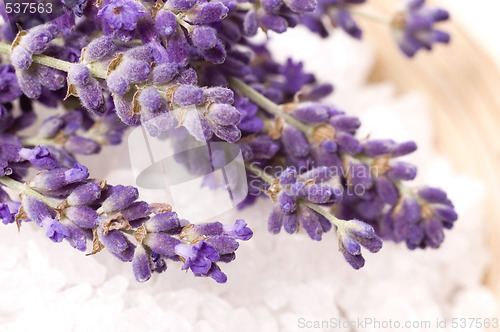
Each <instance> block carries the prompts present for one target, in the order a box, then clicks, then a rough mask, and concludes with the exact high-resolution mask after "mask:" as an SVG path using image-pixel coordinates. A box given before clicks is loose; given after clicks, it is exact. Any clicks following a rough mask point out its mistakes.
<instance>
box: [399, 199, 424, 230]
mask: <svg viewBox="0 0 500 332" xmlns="http://www.w3.org/2000/svg"><path fill="white" fill-rule="evenodd" d="M420 217H421V215H420V205H419V204H418V202H417V200H416V199H414V198H412V197H405V198H404V200H403V201H402V202H401V203H400V205H397V206H396V208H395V209H394V218H395V219H396V220H397V219H400V220H402V221H404V222H406V223H410V224H415V223H417V222H418V221H419V220H420Z"/></svg>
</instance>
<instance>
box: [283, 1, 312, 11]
mask: <svg viewBox="0 0 500 332" xmlns="http://www.w3.org/2000/svg"><path fill="white" fill-rule="evenodd" d="M285 3H286V5H287V6H288V7H290V9H291V10H293V11H294V12H297V13H306V12H313V11H314V9H316V5H317V4H318V3H317V2H316V0H285Z"/></svg>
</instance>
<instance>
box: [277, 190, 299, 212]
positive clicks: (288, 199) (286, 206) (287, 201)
mask: <svg viewBox="0 0 500 332" xmlns="http://www.w3.org/2000/svg"><path fill="white" fill-rule="evenodd" d="M278 204H279V206H280V208H281V211H283V213H286V214H289V213H292V212H295V210H296V209H297V202H296V201H295V198H293V197H292V196H290V195H288V194H287V193H286V192H284V191H282V192H280V193H279V194H278Z"/></svg>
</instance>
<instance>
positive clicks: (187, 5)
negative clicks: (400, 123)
mask: <svg viewBox="0 0 500 332" xmlns="http://www.w3.org/2000/svg"><path fill="white" fill-rule="evenodd" d="M364 3H365V0H318V1H316V0H284V1H274V0H260V1H247V2H245V1H234V0H220V1H212V2H204V1H202V2H196V1H190V0H169V1H166V2H165V3H163V2H158V3H156V4H154V3H152V2H149V1H143V2H141V1H134V0H104V1H94V0H87V1H85V0H81V1H75V2H71V3H68V2H67V1H64V0H63V1H61V6H64V7H63V8H64V10H63V11H62V12H61V16H59V17H57V18H55V19H52V20H51V17H46V16H44V15H41V14H40V13H36V14H35V15H31V16H27V17H22V20H20V21H19V22H21V23H22V24H21V25H22V27H23V28H25V29H26V30H20V31H18V32H16V33H14V31H12V30H11V26H10V25H7V24H5V25H4V26H2V31H3V34H2V36H1V37H0V39H1V41H2V42H0V53H2V54H6V55H8V57H6V58H5V59H4V60H7V58H8V60H9V61H10V64H7V63H0V184H2V186H6V187H9V188H10V189H11V190H14V191H17V192H18V193H19V194H20V195H21V200H20V201H17V200H15V199H12V198H13V197H12V198H11V197H10V196H9V194H7V192H6V191H4V190H3V189H2V188H1V187H0V220H1V221H2V223H4V224H12V223H16V224H17V226H18V227H20V226H21V225H23V224H24V223H25V222H27V221H32V222H34V223H35V224H37V225H38V226H40V227H42V228H43V229H44V231H45V234H46V235H47V237H49V238H50V239H51V240H52V241H55V242H61V241H63V240H66V241H67V242H69V243H70V245H71V246H73V247H74V248H76V249H78V250H81V251H85V250H87V241H92V248H91V250H90V251H91V252H90V254H96V253H97V252H99V251H100V250H102V249H103V248H106V249H107V250H108V251H110V252H111V253H112V254H113V255H115V256H116V257H117V258H118V259H120V260H122V261H124V262H132V268H133V271H134V275H135V277H136V279H137V280H138V281H139V282H144V281H146V280H148V279H150V277H151V275H152V273H153V272H156V273H162V272H164V271H165V270H166V268H167V265H166V260H168V259H171V260H175V261H181V262H182V264H183V265H182V267H181V268H182V269H184V270H191V271H192V272H193V274H194V275H195V276H210V277H212V278H213V279H214V280H215V281H217V282H225V281H226V279H227V277H226V275H225V274H224V273H223V272H221V270H220V267H219V264H220V263H221V262H223V263H228V262H230V261H232V260H233V259H234V258H235V251H236V249H237V248H238V246H239V242H238V240H241V241H247V240H249V239H250V238H251V237H252V234H253V233H252V231H251V230H250V228H248V227H247V224H246V222H245V221H243V220H241V219H238V220H237V221H236V222H235V223H234V224H232V225H223V224H221V223H218V222H216V223H209V224H199V223H190V222H188V221H186V220H183V219H179V217H178V216H177V214H176V213H175V212H173V211H171V208H170V207H169V205H167V204H165V203H164V204H159V205H158V204H149V203H147V202H142V201H139V200H138V197H139V192H138V189H137V188H134V187H130V186H122V185H115V186H111V185H108V184H106V182H105V181H97V180H95V179H91V178H89V174H90V173H91V172H89V170H88V169H87V168H86V167H85V166H84V165H81V164H80V163H78V156H79V155H88V154H98V153H99V152H100V151H101V148H102V146H105V145H117V144H120V143H121V142H122V138H123V136H124V135H125V133H126V131H127V129H128V128H133V127H135V126H138V125H141V126H143V127H144V129H145V130H146V131H147V133H148V134H149V135H150V136H152V137H161V136H162V135H163V134H165V133H166V132H170V133H172V132H173V133H175V134H176V135H177V134H178V133H179V132H181V131H180V130H176V129H175V128H178V127H183V128H185V131H186V132H187V133H189V134H190V135H191V136H193V137H194V138H195V139H197V140H199V141H201V142H206V143H218V142H228V143H235V144H237V146H238V147H239V149H240V150H241V152H242V156H243V158H244V160H245V162H246V163H247V164H246V165H247V167H248V169H249V172H248V173H247V181H248V184H249V186H248V192H249V194H248V196H247V198H246V199H245V201H244V202H242V203H241V204H240V206H239V207H240V208H243V207H245V206H248V205H251V204H253V203H254V202H255V201H256V198H257V197H258V196H263V194H266V195H267V196H268V197H270V198H271V199H272V201H273V203H274V204H273V209H272V211H271V212H270V215H269V218H268V220H267V223H268V229H269V231H270V232H271V233H273V234H275V233H278V232H280V230H281V229H284V230H285V231H286V232H287V233H290V234H292V233H296V232H300V231H301V230H304V231H305V233H307V235H308V236H309V237H310V238H311V239H313V240H321V239H322V238H324V235H325V233H327V232H329V231H330V230H331V229H332V228H333V226H335V229H336V231H337V237H338V242H339V250H340V252H341V253H342V254H343V256H344V257H345V259H346V261H347V262H348V263H349V264H350V265H351V266H352V267H354V268H355V269H359V268H361V267H362V266H363V265H364V258H363V256H362V254H361V246H362V247H364V248H366V249H367V250H369V251H371V252H377V251H379V250H380V249H381V247H382V240H381V239H384V240H392V241H395V242H402V241H404V242H405V243H406V245H407V247H408V248H410V249H416V248H425V247H431V248H437V247H439V246H440V244H441V243H442V241H443V240H444V229H450V228H452V226H453V223H454V222H455V221H456V219H457V214H456V212H455V210H454V206H453V204H452V203H451V201H450V200H449V199H448V197H447V195H446V193H445V192H444V191H442V190H440V189H437V188H432V187H424V188H411V187H409V186H408V185H407V184H406V182H408V181H411V180H413V179H414V178H415V177H416V175H417V170H416V168H415V167H414V166H413V165H411V164H409V163H406V162H403V161H401V160H399V159H398V158H399V157H401V156H404V155H407V154H410V153H412V152H413V151H415V150H416V144H415V143H413V142H403V143H397V142H394V141H392V140H390V139H388V140H373V139H360V138H358V137H357V136H356V131H357V130H358V128H359V127H360V126H361V122H360V121H359V119H358V118H356V117H353V116H350V115H348V114H346V113H345V112H344V111H342V110H341V109H339V108H337V107H333V106H331V105H326V104H324V103H323V102H321V99H322V98H323V97H325V96H327V95H328V94H330V93H332V92H333V86H332V85H330V84H325V83H321V82H317V81H316V78H315V76H314V75H312V74H310V73H307V72H305V71H304V70H303V64H302V63H300V62H299V63H297V62H294V61H293V60H292V59H289V60H288V61H286V62H285V63H283V64H282V63H278V62H276V61H274V59H273V57H272V54H271V53H270V52H269V50H268V49H267V47H266V45H265V44H255V43H254V41H253V40H252V38H251V37H253V36H255V35H256V34H257V33H258V31H259V30H262V31H264V32H266V33H267V32H269V31H274V32H276V33H284V32H285V31H286V30H288V29H289V28H293V27H295V26H297V25H299V24H303V25H305V26H306V27H308V28H309V29H310V30H311V31H313V32H315V33H318V34H319V35H321V36H322V37H327V36H328V35H329V34H330V31H331V29H330V27H328V26H326V25H325V24H324V23H325V22H326V21H330V22H331V23H332V24H331V25H332V27H334V28H335V27H340V28H341V29H343V30H344V31H345V32H346V33H348V34H349V35H350V36H352V37H354V38H357V39H360V38H361V37H362V27H361V25H360V24H358V22H357V18H358V17H360V18H371V19H374V20H376V21H378V22H380V23H382V24H386V25H387V26H388V27H389V28H390V29H391V30H392V32H393V34H394V36H395V40H396V43H397V45H398V46H399V48H400V49H401V51H402V52H403V53H404V54H405V55H406V56H408V57H413V56H414V55H415V54H416V53H417V52H418V51H419V50H421V49H427V50H430V49H431V48H432V46H434V45H435V44H436V43H447V42H449V40H450V36H449V35H448V34H447V33H445V32H442V31H441V30H437V29H436V28H435V24H436V23H439V22H442V21H446V20H447V19H448V18H449V14H448V13H447V12H446V11H445V10H442V9H436V8H430V7H426V6H425V1H424V0H412V1H408V2H406V3H405V4H404V5H403V6H402V7H400V10H399V11H398V12H397V13H396V14H395V15H394V16H393V17H392V18H375V17H373V16H370V15H369V14H367V13H365V12H363V10H362V9H361V8H362V5H363V4H364ZM5 14H6V13H3V12H2V15H4V16H5ZM4 19H5V21H7V20H8V19H9V17H7V16H5V17H4ZM17 100H18V101H17ZM38 103H42V104H44V105H45V106H48V107H52V108H56V107H58V108H59V110H61V109H64V112H59V111H57V112H55V113H54V114H53V115H52V116H50V117H49V118H47V119H45V120H44V121H43V122H42V123H41V125H40V126H39V129H38V132H37V133H35V134H34V135H32V136H26V135H21V134H20V131H21V130H22V129H24V128H27V127H30V126H31V125H33V124H34V122H35V121H36V120H37V111H36V108H37V107H36V106H37V104H38ZM14 105H15V106H14ZM177 144H180V145H182V139H179V140H178V141H177ZM186 158H187V160H184V163H185V164H186V165H188V168H189V171H192V172H194V173H196V172H199V171H200V169H201V168H203V167H201V166H200V163H207V162H208V163H210V164H211V166H212V167H213V168H217V167H219V168H220V167H223V166H224V165H225V163H226V161H227V158H226V157H225V156H223V155H221V154H219V155H216V153H214V154H212V155H211V156H210V160H201V159H199V158H198V157H196V156H195V157H193V160H189V158H191V157H190V156H189V155H187V156H186ZM214 166H216V167H214ZM31 169H34V170H37V171H38V172H37V174H36V175H34V176H32V175H29V174H32V173H30V172H29V171H30V170H31Z"/></svg>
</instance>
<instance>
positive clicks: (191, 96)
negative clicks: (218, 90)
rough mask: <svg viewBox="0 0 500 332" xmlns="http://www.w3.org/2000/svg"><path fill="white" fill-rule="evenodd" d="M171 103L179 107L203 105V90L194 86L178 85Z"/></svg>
mask: <svg viewBox="0 0 500 332" xmlns="http://www.w3.org/2000/svg"><path fill="white" fill-rule="evenodd" d="M172 101H173V102H174V103H176V104H177V105H179V106H190V105H200V104H203V90H202V89H201V88H199V87H197V86H194V85H186V84H184V85H179V86H178V87H177V89H175V92H174V95H173V97H172Z"/></svg>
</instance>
